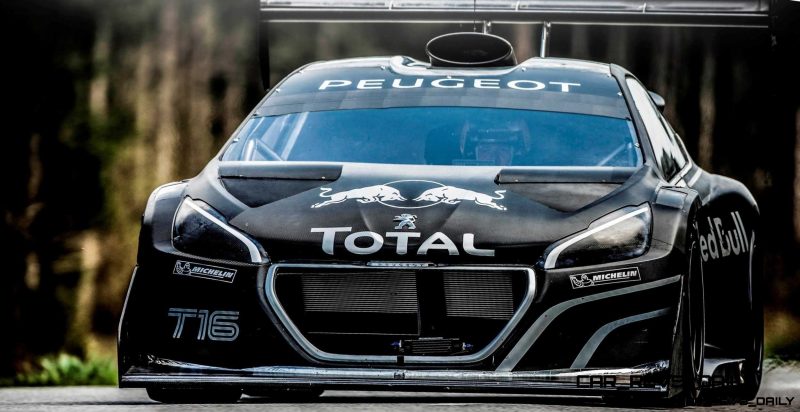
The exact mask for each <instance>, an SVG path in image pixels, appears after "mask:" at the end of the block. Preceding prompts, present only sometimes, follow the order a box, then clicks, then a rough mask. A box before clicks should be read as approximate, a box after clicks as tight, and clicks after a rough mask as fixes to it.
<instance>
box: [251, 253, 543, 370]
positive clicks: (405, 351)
mask: <svg viewBox="0 0 800 412" xmlns="http://www.w3.org/2000/svg"><path fill="white" fill-rule="evenodd" d="M277 266H278V267H275V268H272V269H271V270H270V276H269V278H270V279H269V281H268V284H267V287H268V288H269V287H270V285H271V286H272V288H273V290H272V291H271V292H272V293H271V294H268V296H272V297H273V299H272V300H273V301H272V302H270V303H271V305H272V307H273V309H275V311H276V312H278V315H279V318H281V320H282V321H283V322H284V323H285V326H286V327H287V329H289V330H290V332H292V333H293V334H295V335H297V336H296V337H297V338H298V339H299V340H300V341H301V342H300V343H301V344H305V345H306V346H308V347H309V348H310V350H311V351H312V352H314V351H318V352H319V353H325V354H334V355H332V356H336V355H335V354H340V355H343V356H344V357H345V358H348V357H349V356H351V355H355V356H360V355H366V356H378V357H380V356H386V357H392V356H394V357H396V356H403V355H406V356H418V355H419V356H425V355H437V356H442V355H445V356H448V355H451V356H462V357H463V356H467V357H469V356H470V354H478V353H479V352H481V351H482V349H485V348H486V347H487V345H489V344H499V341H501V340H502V338H504V336H501V334H503V333H507V332H508V331H509V329H510V327H509V325H510V324H511V323H512V322H513V321H515V320H518V319H516V317H517V316H516V315H517V314H518V313H519V312H521V311H520V308H522V307H523V306H527V305H528V304H529V303H530V300H532V298H533V296H532V294H533V293H532V292H533V286H534V285H533V284H532V283H533V276H532V273H533V272H532V271H531V270H530V269H526V268H520V269H518V268H510V269H507V268H481V267H475V268H473V267H458V268H447V267H418V268H408V267H398V268H383V267H369V266H363V267H362V266H337V265H277ZM312 355H313V353H312Z"/></svg>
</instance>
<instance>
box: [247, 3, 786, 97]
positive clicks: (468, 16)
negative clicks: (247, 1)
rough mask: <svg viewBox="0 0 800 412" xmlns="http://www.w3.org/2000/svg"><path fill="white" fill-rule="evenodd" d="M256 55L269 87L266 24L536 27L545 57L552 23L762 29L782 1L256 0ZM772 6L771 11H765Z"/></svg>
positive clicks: (485, 28)
mask: <svg viewBox="0 0 800 412" xmlns="http://www.w3.org/2000/svg"><path fill="white" fill-rule="evenodd" d="M258 1H259V20H260V24H259V33H260V34H259V57H260V59H261V73H262V80H263V81H264V86H265V87H267V88H268V87H269V48H268V37H267V25H268V24H270V23H304V22H334V23H473V24H475V25H478V24H480V26H481V27H482V30H483V32H485V33H488V32H489V31H490V30H491V25H492V24H538V25H541V27H542V31H541V42H540V47H539V55H540V56H541V57H545V56H546V55H547V49H548V45H549V38H550V27H551V25H553V24H576V25H614V26H670V27H737V28H756V29H766V28H769V27H770V24H771V22H772V15H771V11H774V9H776V8H780V5H779V4H778V3H782V2H786V1H788V0H606V1H604V0H258ZM771 9H772V10H771Z"/></svg>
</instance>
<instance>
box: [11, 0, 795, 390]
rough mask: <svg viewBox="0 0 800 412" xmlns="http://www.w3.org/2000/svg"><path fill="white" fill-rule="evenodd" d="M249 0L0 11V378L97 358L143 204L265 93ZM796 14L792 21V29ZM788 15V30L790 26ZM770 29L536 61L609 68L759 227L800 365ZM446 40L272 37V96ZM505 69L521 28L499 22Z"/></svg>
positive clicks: (372, 30) (528, 51)
mask: <svg viewBox="0 0 800 412" xmlns="http://www.w3.org/2000/svg"><path fill="white" fill-rule="evenodd" d="M255 13H256V2H255V1H253V0H216V1H215V0H135V1H134V0H2V2H0V31H2V33H0V34H2V36H0V38H1V39H2V40H0V45H2V47H0V53H2V56H3V59H2V63H1V64H0V82H2V88H0V90H2V92H0V96H2V100H3V102H4V104H3V105H2V109H0V112H2V124H1V126H2V129H0V130H2V141H1V142H0V143H1V144H2V146H0V153H2V154H3V156H2V157H1V158H0V176H3V185H2V193H1V194H0V216H1V217H2V221H0V240H1V241H2V247H1V248H0V282H2V283H0V322H1V324H2V330H3V333H2V339H0V376H7V375H10V374H13V373H14V372H15V371H17V370H20V368H23V367H24V366H25V365H26V364H29V363H30V362H31V361H33V360H34V359H36V358H37V357H39V356H42V355H45V354H51V353H58V352H68V353H72V354H75V355H78V356H82V357H85V356H89V355H92V356H107V357H113V356H114V339H115V333H116V326H117V320H118V317H119V314H120V311H121V309H122V301H123V298H124V295H125V289H126V287H127V284H128V281H129V279H130V274H131V270H132V268H133V265H134V264H135V260H136V242H137V235H138V227H139V221H140V217H141V213H142V211H143V208H144V205H145V202H146V200H147V196H148V195H149V193H150V192H151V191H152V190H153V189H154V188H155V187H156V186H158V185H160V184H163V183H165V182H169V181H174V180H179V179H184V178H189V177H192V176H194V175H195V174H197V173H198V172H199V171H200V169H201V168H202V167H203V166H204V164H205V163H206V162H207V161H208V159H209V158H210V157H211V156H212V155H213V154H214V153H216V151H217V150H218V149H219V148H220V147H221V145H222V144H223V142H224V141H225V140H226V139H227V138H228V136H229V135H230V133H231V132H232V131H233V130H234V129H235V128H236V126H237V125H238V123H239V122H240V121H241V120H242V119H243V117H244V116H245V115H246V114H247V112H249V110H250V109H251V108H252V107H253V106H254V105H255V104H256V103H257V101H258V100H259V99H260V98H261V96H263V94H264V88H263V87H262V84H261V80H260V74H259V60H258V55H257V28H256V24H257V20H256V18H255ZM796 15H797V13H794V15H793V16H796ZM793 19H794V20H793ZM775 23H776V31H775V32H774V33H773V34H771V33H770V32H769V31H766V30H764V31H759V30H742V29H711V28H691V29H690V28H636V27H625V28H614V27H578V26H555V27H554V29H553V31H552V43H551V47H552V50H551V55H553V56H559V57H574V58H582V59H591V60H598V61H604V62H614V63H617V64H620V65H622V66H624V67H626V68H628V69H629V70H631V71H632V72H633V73H635V74H636V75H637V76H638V77H639V78H640V79H641V80H642V81H643V82H644V83H645V84H646V85H647V86H648V87H649V88H651V89H652V90H655V91H657V92H658V93H660V94H662V95H663V96H664V97H665V98H666V101H667V108H666V111H665V113H666V116H667V118H668V119H669V120H670V121H671V122H672V124H673V126H674V127H675V128H676V130H677V131H678V132H679V133H680V135H681V136H682V137H683V139H684V141H685V143H686V145H687V147H688V149H689V151H690V152H691V154H692V156H693V158H694V159H695V161H696V162H697V163H698V164H700V165H701V166H702V167H703V168H705V169H706V170H708V171H711V172H715V173H721V174H724V175H727V176H731V177H733V178H736V179H738V180H741V181H743V182H744V183H745V184H746V185H747V186H748V187H749V188H750V190H751V191H752V192H753V193H754V195H755V196H756V198H757V200H758V202H759V205H760V207H761V211H762V215H763V218H764V227H765V230H766V231H765V232H764V233H765V235H764V236H762V237H761V241H762V243H761V246H762V247H763V248H764V249H765V255H766V256H765V257H766V259H765V265H766V266H765V269H766V271H765V274H766V279H767V292H766V293H767V296H766V301H767V306H768V307H767V311H766V313H765V317H766V329H767V345H768V346H767V350H768V352H769V354H771V355H773V356H787V357H797V356H798V355H800V287H798V286H800V256H798V250H800V248H799V246H800V167H799V166H800V141H798V139H799V138H800V86H799V85H800V81H798V80H797V77H798V76H800V47H799V46H800V30H798V26H800V20H798V19H797V18H796V17H791V18H789V17H786V18H781V19H778V20H777V21H776V22H775ZM454 30H472V25H471V24H470V25H469V27H466V26H465V27H460V26H458V25H400V24H398V25H391V26H389V27H387V26H386V25H373V24H366V25H352V24H350V25H333V24H324V25H318V24H295V25H287V24H278V25H274V26H273V27H272V28H271V30H270V36H269V37H270V46H271V56H270V57H271V58H270V60H271V73H270V77H271V79H272V83H273V84H274V83H275V82H276V81H277V80H279V79H280V78H281V77H283V76H284V75H286V74H288V73H289V72H290V71H291V70H293V69H294V68H296V67H298V66H300V65H302V64H304V63H307V62H309V61H312V60H321V59H329V58H340V57H352V56H366V55H393V54H406V55H410V56H412V57H416V58H419V59H424V58H425V56H424V45H425V43H426V42H427V40H428V39H430V38H431V37H433V36H434V35H437V34H442V33H445V32H449V31H454ZM494 33H496V34H499V35H501V36H504V37H506V38H508V39H509V40H511V41H512V43H513V44H514V45H515V47H516V53H517V56H518V57H519V58H520V60H522V59H525V58H528V57H531V56H533V55H534V54H535V53H536V48H537V44H538V40H537V39H538V34H539V32H538V27H534V26H523V25H519V26H510V25H507V26H503V25H496V26H495V28H494Z"/></svg>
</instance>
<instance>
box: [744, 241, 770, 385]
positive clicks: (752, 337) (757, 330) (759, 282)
mask: <svg viewBox="0 0 800 412" xmlns="http://www.w3.org/2000/svg"><path fill="white" fill-rule="evenodd" d="M761 262H762V261H761V254H760V250H759V249H757V247H756V245H755V242H754V243H753V245H752V247H751V248H750V274H749V275H750V285H751V288H750V290H749V293H748V295H749V296H750V301H749V302H747V304H748V305H749V306H750V312H749V318H750V319H749V322H748V323H749V325H750V330H749V332H748V333H746V334H745V343H744V347H745V350H746V353H745V356H744V367H743V368H742V377H743V378H744V383H743V384H742V386H741V388H740V390H739V391H738V395H739V398H740V399H745V400H750V399H753V398H755V397H756V394H758V388H759V387H760V386H761V375H762V364H763V360H764V300H763V299H764V298H763V290H764V289H763V270H762V263H761Z"/></svg>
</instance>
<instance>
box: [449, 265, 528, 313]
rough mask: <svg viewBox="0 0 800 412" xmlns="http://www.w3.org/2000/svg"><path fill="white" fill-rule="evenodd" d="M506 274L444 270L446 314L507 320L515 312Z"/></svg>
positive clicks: (509, 278) (510, 287)
mask: <svg viewBox="0 0 800 412" xmlns="http://www.w3.org/2000/svg"><path fill="white" fill-rule="evenodd" d="M511 289H512V286H511V276H510V275H509V274H508V273H460V272H455V273H445V274H444V296H445V300H446V302H447V316H459V317H465V318H482V319H500V320H508V319H511V316H512V315H514V299H513V294H512V291H511Z"/></svg>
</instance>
